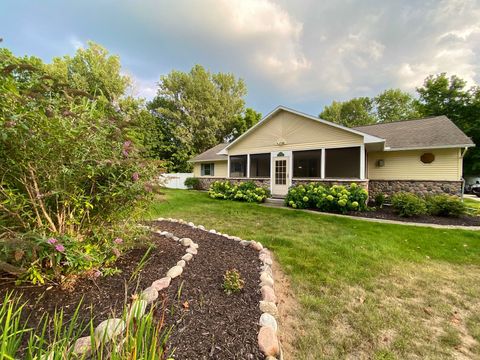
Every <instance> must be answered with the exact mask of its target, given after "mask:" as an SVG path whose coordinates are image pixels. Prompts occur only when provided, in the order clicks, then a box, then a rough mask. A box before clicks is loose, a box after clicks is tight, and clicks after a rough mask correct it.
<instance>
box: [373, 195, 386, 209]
mask: <svg viewBox="0 0 480 360" xmlns="http://www.w3.org/2000/svg"><path fill="white" fill-rule="evenodd" d="M383 204H385V194H383V193H378V194H377V195H375V205H376V206H378V207H379V208H382V207H383Z"/></svg>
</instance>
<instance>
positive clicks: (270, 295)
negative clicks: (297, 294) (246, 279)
mask: <svg viewBox="0 0 480 360" xmlns="http://www.w3.org/2000/svg"><path fill="white" fill-rule="evenodd" d="M260 292H261V293H262V300H263V301H268V302H273V303H277V297H276V296H275V292H274V291H273V289H272V288H271V287H270V286H262V288H261V289H260Z"/></svg>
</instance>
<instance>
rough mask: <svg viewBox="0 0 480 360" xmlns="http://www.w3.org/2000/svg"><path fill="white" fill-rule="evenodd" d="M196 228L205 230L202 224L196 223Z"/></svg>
mask: <svg viewBox="0 0 480 360" xmlns="http://www.w3.org/2000/svg"><path fill="white" fill-rule="evenodd" d="M197 228H198V229H200V230H205V226H203V225H198V226H197Z"/></svg>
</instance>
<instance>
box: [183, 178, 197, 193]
mask: <svg viewBox="0 0 480 360" xmlns="http://www.w3.org/2000/svg"><path fill="white" fill-rule="evenodd" d="M184 184H185V186H186V187H187V188H189V189H195V190H198V189H199V188H200V179H199V178H196V177H189V178H186V179H185V183H184Z"/></svg>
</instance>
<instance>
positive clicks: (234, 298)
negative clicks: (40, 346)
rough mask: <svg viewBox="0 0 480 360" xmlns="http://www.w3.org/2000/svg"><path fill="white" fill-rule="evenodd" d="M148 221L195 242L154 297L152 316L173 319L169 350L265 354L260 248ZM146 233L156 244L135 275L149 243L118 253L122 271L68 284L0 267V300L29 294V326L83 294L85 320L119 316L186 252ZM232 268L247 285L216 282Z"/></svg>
mask: <svg viewBox="0 0 480 360" xmlns="http://www.w3.org/2000/svg"><path fill="white" fill-rule="evenodd" d="M149 225H151V226H156V227H158V228H159V229H161V230H167V231H169V232H172V233H173V234H174V235H175V236H179V237H190V238H191V239H192V240H193V241H194V242H196V243H197V244H198V245H199V249H198V254H197V255H195V256H194V258H193V260H191V261H190V262H189V263H188V264H187V266H186V267H185V269H184V272H183V274H182V275H181V276H180V277H178V278H175V279H174V280H172V284H171V285H170V286H169V287H168V288H167V289H165V290H163V291H161V292H160V295H159V298H158V301H157V303H156V308H155V309H156V310H155V311H156V315H157V317H158V318H159V319H160V318H161V317H162V316H165V322H166V325H172V326H173V331H172V333H171V336H170V338H169V340H168V343H167V347H168V351H173V352H174V357H175V359H196V360H200V359H263V358H264V357H263V355H262V353H261V352H260V351H259V349H258V343H257V334H258V325H257V322H258V319H259V317H260V315H261V312H260V309H259V306H258V304H259V301H260V299H261V295H260V291H259V272H260V265H261V264H260V261H259V259H258V252H257V251H255V250H254V249H252V248H250V247H243V246H241V245H240V244H239V243H237V242H235V241H233V240H229V239H226V238H224V237H222V236H219V235H216V234H211V233H208V232H205V231H201V230H198V229H192V228H191V227H189V226H186V225H182V224H178V223H171V222H151V223H149ZM151 240H152V242H153V243H154V244H155V245H157V246H156V248H154V249H153V250H151V252H150V256H149V261H148V262H147V263H146V265H145V266H144V267H143V269H142V271H141V272H140V275H139V276H138V277H137V278H135V279H133V280H131V279H130V278H131V276H132V274H133V273H134V272H135V269H136V268H137V265H138V263H139V262H140V261H141V259H142V257H143V256H144V254H145V252H146V251H147V249H148V248H147V247H140V248H137V249H133V250H130V251H128V252H127V253H125V254H124V255H123V256H122V257H120V258H119V259H118V260H117V261H116V263H115V264H113V265H112V267H117V268H118V269H120V270H121V273H120V274H117V275H114V276H107V277H98V278H95V279H92V278H87V277H85V278H80V279H78V280H77V282H76V283H75V286H74V289H73V290H71V291H67V290H62V289H61V288H60V286H52V285H44V286H32V285H19V286H16V285H15V284H14V279H12V278H10V277H8V276H7V275H6V274H0V301H1V299H3V297H4V296H5V294H6V293H7V292H9V291H15V292H16V293H17V295H22V301H23V302H24V301H27V305H26V308H25V311H24V315H25V317H27V316H28V322H27V323H28V326H30V327H34V328H36V327H37V326H38V325H39V323H40V321H41V318H42V316H44V315H45V313H48V314H50V315H53V314H54V312H55V309H60V308H61V309H63V311H64V318H65V319H69V318H70V317H72V315H73V314H74V312H75V310H76V308H77V306H78V304H79V303H80V301H83V302H82V305H81V307H80V312H79V315H80V316H79V320H80V321H84V322H85V323H86V322H88V321H89V320H90V318H91V315H92V313H93V316H94V320H93V322H94V326H96V325H98V324H99V323H100V322H101V321H103V320H105V319H107V318H109V317H112V315H113V314H116V316H119V314H121V311H122V310H123V307H124V304H125V303H129V302H130V301H131V295H133V294H135V293H139V292H140V291H142V290H143V289H145V288H147V287H148V286H150V285H151V283H152V282H153V281H154V280H157V279H160V278H162V277H164V276H165V274H166V272H167V271H168V269H169V268H171V267H172V266H174V265H175V264H176V263H177V261H178V260H180V259H181V257H182V256H183V255H184V254H185V247H183V246H182V245H180V244H179V243H176V242H174V241H173V240H171V239H167V238H165V237H163V236H160V235H158V234H152V238H151ZM233 268H236V269H237V270H238V271H239V272H240V274H241V276H242V278H243V279H244V281H245V286H244V289H243V290H242V291H241V292H240V293H237V294H232V295H226V294H225V293H224V291H223V289H222V288H221V285H222V283H223V274H224V273H225V271H226V270H231V269H233ZM82 299H83V300H82ZM162 304H163V305H164V306H163V307H162ZM83 335H88V334H83ZM24 345H26V344H24Z"/></svg>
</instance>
